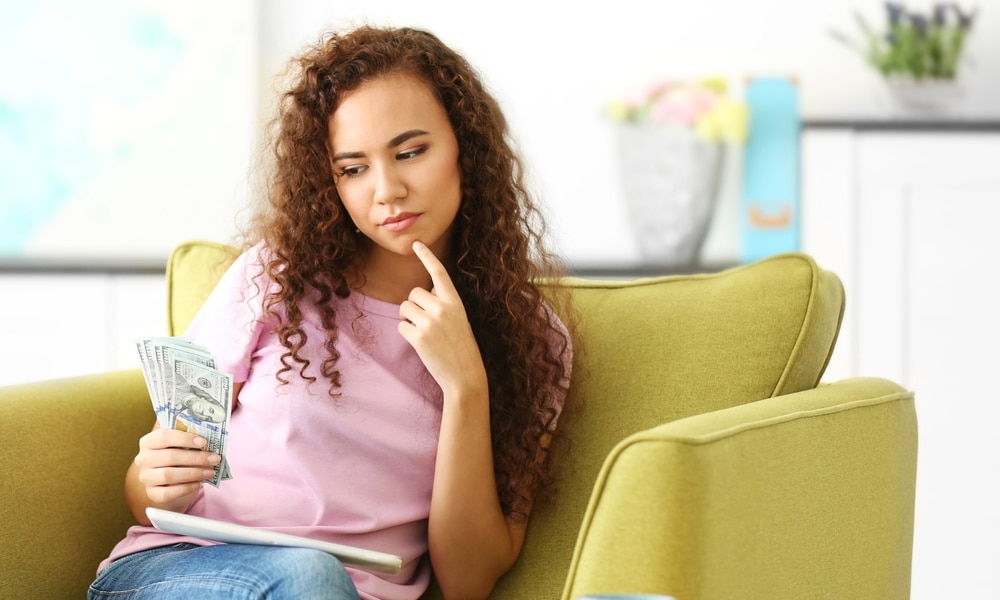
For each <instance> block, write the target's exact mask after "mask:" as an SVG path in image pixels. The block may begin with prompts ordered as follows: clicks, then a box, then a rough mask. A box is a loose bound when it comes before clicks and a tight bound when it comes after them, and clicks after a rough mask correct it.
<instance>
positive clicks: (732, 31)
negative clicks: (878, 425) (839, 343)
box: [258, 0, 1000, 264]
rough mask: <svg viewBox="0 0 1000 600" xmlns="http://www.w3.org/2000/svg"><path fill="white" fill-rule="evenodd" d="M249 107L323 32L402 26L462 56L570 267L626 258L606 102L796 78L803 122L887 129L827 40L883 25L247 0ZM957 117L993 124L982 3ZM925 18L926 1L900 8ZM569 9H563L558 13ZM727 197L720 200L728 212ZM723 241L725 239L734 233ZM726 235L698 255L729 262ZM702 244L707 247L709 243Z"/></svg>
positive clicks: (833, 12) (576, 8)
mask: <svg viewBox="0 0 1000 600" xmlns="http://www.w3.org/2000/svg"><path fill="white" fill-rule="evenodd" d="M258 2H259V4H258V7H259V23H260V27H261V28H260V31H259V34H258V35H259V42H260V71H261V76H262V87H261V100H262V103H261V104H262V106H263V107H265V110H266V109H267V108H268V107H269V99H270V97H271V95H272V94H271V91H270V77H271V76H272V75H273V74H274V73H276V72H277V71H278V70H279V69H280V68H281V67H282V65H283V64H284V61H285V60H286V59H287V57H289V56H290V55H292V54H294V53H295V52H297V51H298V50H299V48H300V47H301V46H302V45H303V44H306V43H309V42H312V41H314V40H315V39H317V37H318V35H319V33H320V32H321V31H322V30H323V29H324V28H326V27H328V26H333V27H342V26H348V25H350V24H353V23H359V22H370V23H373V24H391V25H412V26H418V27H424V28H427V29H430V30H432V31H433V32H435V33H436V34H438V35H439V36H440V37H441V38H442V39H444V40H445V41H446V42H448V43H450V44H451V45H453V46H454V47H456V48H458V49H460V50H461V51H463V52H464V53H465V54H466V56H467V57H468V58H469V59H470V61H471V62H472V63H473V64H474V65H475V66H477V67H478V68H479V69H480V71H481V72H482V74H483V76H484V78H485V79H486V81H487V82H488V83H489V84H490V86H491V87H492V89H493V91H494V93H495V94H496V95H497V96H498V98H499V99H500V101H501V103H502V104H503V106H504V107H505V109H506V111H507V113H508V117H509V118H510V121H511V125H512V128H513V130H514V133H515V136H516V138H517V139H518V141H519V143H520V145H521V147H522V150H523V152H524V154H525V155H526V157H527V159H528V163H529V169H530V171H531V173H532V174H533V176H534V179H533V180H534V184H535V189H536V191H537V192H538V194H539V196H540V198H541V199H542V201H543V203H544V204H545V205H546V206H547V208H548V212H549V215H550V228H551V230H552V233H553V234H554V242H555V244H556V246H557V249H559V250H560V251H561V252H562V253H563V254H564V255H566V256H567V257H568V258H569V259H570V260H571V261H573V262H578V263H589V264H594V263H628V262H630V261H633V260H635V259H637V258H638V256H637V251H636V249H635V248H634V246H633V243H632V240H631V234H630V233H629V230H628V225H627V223H626V217H625V212H624V206H623V202H622V199H621V197H620V192H619V182H618V179H617V177H618V174H617V171H616V164H615V160H614V154H613V150H612V137H611V128H610V126H609V124H608V123H607V122H606V121H605V120H604V119H603V118H602V116H601V108H602V106H603V104H604V102H606V101H607V100H608V99H610V98H612V97H614V96H616V95H619V94H621V93H624V92H626V91H627V90H629V89H632V88H633V87H634V86H636V85H641V84H643V83H645V82H649V81H652V80H655V79H659V78H662V77H671V78H673V77H677V78H680V77H699V76H704V75H714V74H719V75H722V76H724V77H726V78H728V79H729V80H730V82H731V84H732V85H733V89H734V90H738V89H739V85H740V83H741V82H742V81H743V79H744V77H746V76H749V75H774V74H781V75H785V74H788V75H794V76H796V77H797V78H798V80H799V82H800V93H801V112H802V115H803V117H805V118H811V119H825V118H836V117H894V116H898V114H899V113H898V111H897V109H896V107H895V106H894V105H893V104H892V102H891V100H890V98H889V97H888V95H887V93H886V91H885V89H884V88H883V84H882V82H881V80H880V79H879V78H878V77H877V76H876V75H875V74H873V72H872V71H870V70H869V68H868V67H867V66H866V65H865V64H864V63H863V61H862V60H861V59H860V58H859V57H858V56H857V55H855V54H853V53H852V52H851V51H849V50H848V49H847V48H846V47H844V46H843V45H841V44H840V43H838V42H836V41H835V40H833V38H832V36H831V35H830V34H829V30H831V29H838V30H840V31H842V32H844V33H847V34H851V35H854V34H855V33H857V32H858V30H857V28H856V24H855V22H854V20H853V16H852V13H853V11H854V10H856V9H860V10H862V11H863V14H864V15H866V17H867V18H868V20H869V22H871V23H873V24H879V25H880V24H881V23H882V2H875V1H871V0H869V1H868V2H861V1H860V0H859V1H858V2H856V3H854V2H846V1H840V0H820V1H811V2H802V1H800V0H758V1H756V2H745V1H742V0H700V1H699V2H659V3H651V2H648V1H647V0H618V1H616V2H613V3H607V4H605V3H596V2H595V3H575V4H572V5H568V4H565V3H556V2H540V1H538V0H530V1H529V0H512V1H510V2H503V3H466V2H457V1H455V0H426V1H424V2H416V3H415V2H402V1H398V0H370V1H368V2H365V3H357V4H356V3H346V2H330V1H328V0H292V1H287V0H283V1H279V0H258ZM976 4H977V5H978V6H979V7H980V10H979V12H980V14H979V18H978V21H977V23H976V30H975V32H974V33H973V35H972V36H971V38H970V39H969V44H968V52H969V55H970V56H971V57H972V58H973V59H974V61H975V63H974V64H970V65H966V66H967V67H968V68H967V69H966V72H965V75H966V77H964V78H963V81H962V84H963V88H964V95H963V97H962V98H961V100H960V102H959V103H958V104H957V105H956V106H955V107H954V109H953V110H952V111H951V115H952V116H953V117H956V118H970V117H979V118H987V117H990V118H994V119H995V118H1000V0H980V1H979V2H977V3H976ZM908 5H909V6H910V7H911V8H913V9H927V8H928V7H929V6H930V5H931V3H930V2H910V3H908ZM568 7H569V8H568ZM734 193H738V189H737V190H735V191H734V190H732V189H730V192H729V195H730V198H729V199H728V200H727V199H726V198H723V199H721V201H723V202H726V201H729V202H732V198H731V196H732V194H734ZM733 235H735V232H734V233H733ZM733 235H729V234H727V235H725V236H722V237H724V238H726V239H719V238H720V236H718V235H714V236H713V238H711V239H710V242H709V246H710V247H708V248H706V254H714V256H710V258H719V259H725V258H726V255H727V254H728V255H729V256H731V257H735V256H737V250H736V243H737V240H734V239H732V237H733ZM712 240H714V245H713V241H712Z"/></svg>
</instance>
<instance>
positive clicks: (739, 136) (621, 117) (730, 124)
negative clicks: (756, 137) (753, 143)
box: [605, 78, 748, 142]
mask: <svg viewBox="0 0 1000 600" xmlns="http://www.w3.org/2000/svg"><path fill="white" fill-rule="evenodd" d="M726 88H727V86H726V82H725V80H724V79H721V78H708V79H702V80H698V81H670V80H662V81H657V82H656V83H654V84H652V85H650V86H648V87H646V88H645V89H643V90H641V91H640V92H639V93H638V94H634V95H632V96H630V97H628V98H626V99H617V100H613V101H611V102H609V103H608V105H607V106H606V107H605V114H606V116H607V117H608V118H609V119H611V120H612V121H614V122H617V123H668V124H673V125H677V126H681V127H685V128H691V129H693V130H694V132H695V133H696V134H697V135H698V137H700V138H702V139H705V140H707V141H712V142H719V141H745V140H746V137H747V126H748V111H747V107H746V105H745V104H744V103H743V102H740V101H737V100H734V99H733V98H730V97H729V96H728V94H727V91H726Z"/></svg>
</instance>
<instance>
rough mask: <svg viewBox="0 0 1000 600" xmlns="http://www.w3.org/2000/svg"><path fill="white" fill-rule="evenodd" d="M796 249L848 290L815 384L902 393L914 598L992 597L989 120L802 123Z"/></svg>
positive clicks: (998, 172)
mask: <svg viewBox="0 0 1000 600" xmlns="http://www.w3.org/2000/svg"><path fill="white" fill-rule="evenodd" d="M802 152H803V161H802V169H803V171H802V200H803V205H802V217H803V219H802V223H803V231H802V243H803V249H804V250H805V251H806V252H808V253H810V254H812V255H813V256H815V257H816V259H817V260H818V261H819V263H820V264H821V265H823V266H826V267H828V268H830V269H832V270H834V271H836V272H837V273H838V274H839V275H840V276H841V278H842V279H843V280H844V284H845V287H846V289H847V312H846V314H845V318H844V324H843V330H842V335H841V338H840V342H839V343H838V349H837V352H836V353H835V357H834V360H833V362H832V363H831V365H830V369H829V370H828V372H827V376H826V379H827V380H835V379H839V378H841V377H849V376H864V375H874V376H881V377H886V378H889V379H893V380H896V381H898V382H900V383H902V384H903V385H905V386H906V387H909V388H911V389H913V390H914V391H915V392H916V398H917V400H916V402H917V420H918V423H919V428H920V447H919V455H918V466H917V502H916V516H915V527H914V538H915V539H914V553H913V587H912V593H911V597H912V598H913V599H914V600H930V599H932V598H935V599H936V598H944V597H950V598H963V599H975V598H984V599H985V598H990V599H995V598H998V597H1000V576H998V574H997V569H996V567H997V565H1000V543H998V542H997V540H998V539H1000V391H998V386H997V385H996V382H995V374H996V373H997V372H998V371H997V370H996V369H998V359H1000V351H998V350H997V347H998V345H1000V303H998V302H997V299H996V295H995V292H994V290H995V289H996V287H997V282H996V276H997V273H998V265H1000V262H998V261H1000V124H984V127H983V128H981V129H976V128H974V127H972V126H970V125H964V126H962V127H961V128H956V127H951V128H949V127H947V126H945V125H938V126H932V125H924V126H922V127H917V128H914V129H912V130H907V129H906V128H904V127H900V126H899V125H894V124H888V125H886V126H878V125H872V124H869V125H861V126H856V127H847V126H845V127H828V126H824V127H816V128H809V127H807V128H806V129H805V130H804V132H803V138H802Z"/></svg>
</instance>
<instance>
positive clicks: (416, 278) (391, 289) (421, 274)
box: [351, 252, 431, 304]
mask: <svg viewBox="0 0 1000 600" xmlns="http://www.w3.org/2000/svg"><path fill="white" fill-rule="evenodd" d="M416 287H422V288H424V289H426V290H429V289H430V288H431V276H430V274H429V273H428V272H427V269H426V268H424V265H423V264H422V263H421V262H420V259H418V258H417V257H416V256H413V255H411V256H400V255H398V254H388V253H382V252H373V253H372V255H371V256H369V258H368V262H367V264H365V266H364V268H363V270H362V275H361V277H360V280H359V281H358V282H357V283H356V284H354V285H352V286H351V289H354V290H356V291H358V292H360V293H362V294H364V295H365V296H368V297H369V298H374V299H375V300H381V301H383V302H389V303H392V304H402V303H403V301H404V300H406V299H407V297H409V295H410V292H411V291H412V290H413V288H416Z"/></svg>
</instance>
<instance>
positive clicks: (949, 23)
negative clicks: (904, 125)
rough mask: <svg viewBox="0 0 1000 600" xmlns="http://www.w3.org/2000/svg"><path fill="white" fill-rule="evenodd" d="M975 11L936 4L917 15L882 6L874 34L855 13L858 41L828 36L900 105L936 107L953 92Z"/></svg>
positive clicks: (892, 5)
mask: <svg viewBox="0 0 1000 600" xmlns="http://www.w3.org/2000/svg"><path fill="white" fill-rule="evenodd" d="M975 16H976V11H975V9H973V10H965V9H963V8H962V7H960V6H959V5H958V4H956V3H940V4H935V5H933V7H932V8H931V10H930V12H926V13H925V12H919V11H914V10H911V9H909V8H907V7H906V6H905V5H903V4H901V3H897V2H886V3H885V26H884V29H883V30H881V31H876V30H875V28H873V27H872V26H871V25H870V24H869V23H868V22H867V21H866V20H865V18H864V17H863V16H861V15H860V14H858V13H855V14H854V17H855V20H856V21H857V23H858V27H859V29H860V30H861V39H860V40H857V39H854V38H851V37H848V36H846V35H844V34H842V33H840V32H838V31H833V32H831V33H832V35H833V37H834V38H835V39H837V40H838V41H840V42H842V43H844V44H846V45H847V46H848V47H850V48H852V49H853V50H855V51H856V52H858V54H860V55H861V56H862V57H863V58H864V59H865V61H866V62H867V63H868V64H869V65H871V66H872V67H873V68H874V69H876V70H877V71H878V72H879V73H880V74H881V75H882V77H883V78H884V79H885V81H886V83H887V84H888V85H889V88H890V90H892V91H893V93H895V94H896V95H897V97H899V99H900V100H902V101H904V102H909V103H916V104H939V103H940V102H941V101H946V100H948V99H949V98H950V97H952V96H953V95H954V93H955V92H956V91H957V85H956V81H957V79H958V74H959V68H960V67H961V65H962V62H963V60H964V59H965V57H964V56H963V52H964V50H965V42H966V38H967V37H968V35H969V32H970V31H971V30H972V26H973V23H974V21H975Z"/></svg>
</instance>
